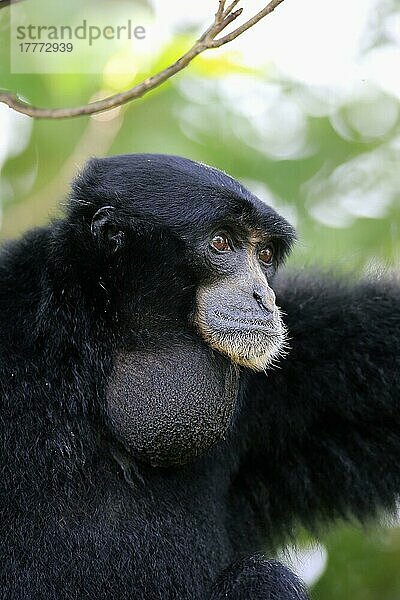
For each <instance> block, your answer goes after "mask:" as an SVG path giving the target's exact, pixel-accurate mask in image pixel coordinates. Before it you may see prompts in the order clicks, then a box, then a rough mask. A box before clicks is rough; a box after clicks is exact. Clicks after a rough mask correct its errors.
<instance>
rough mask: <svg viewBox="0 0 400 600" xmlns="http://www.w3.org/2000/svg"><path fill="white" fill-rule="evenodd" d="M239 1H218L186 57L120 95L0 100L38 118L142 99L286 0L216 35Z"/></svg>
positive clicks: (6, 96)
mask: <svg viewBox="0 0 400 600" xmlns="http://www.w3.org/2000/svg"><path fill="white" fill-rule="evenodd" d="M4 1H6V2H7V1H9V0H3V2H4ZM11 1H13V0H11ZM239 1H240V0H233V1H232V2H231V4H230V5H229V6H228V7H226V0H219V5H218V10H217V12H216V14H215V17H214V21H213V23H212V25H211V26H210V27H209V28H208V29H207V30H206V31H205V32H204V33H203V34H202V35H201V36H200V37H199V39H198V40H197V41H196V42H195V44H194V45H193V46H192V47H191V48H190V49H189V50H188V51H187V52H186V53H185V54H183V56H181V57H180V58H179V59H178V60H177V61H175V62H174V63H173V64H172V65H170V66H169V67H167V68H166V69H164V70H163V71H160V72H159V73H156V74H155V75H152V76H151V77H148V78H147V79H145V80H144V81H142V82H141V83H138V84H137V85H135V86H134V87H133V88H131V89H129V90H126V91H125V92H120V93H119V94H115V95H113V96H109V97H108V98H103V99H102V100H97V101H96V102H91V103H89V104H84V105H82V106H75V107H72V108H40V107H37V106H33V105H32V104H29V103H27V102H24V101H23V100H22V99H21V98H19V97H18V95H17V94H13V93H10V92H6V91H2V92H1V91H0V102H3V103H4V104H6V105H7V106H9V107H10V108H12V109H14V110H16V111H17V112H20V113H22V114H24V115H28V116H29V117H34V118H36V119H65V118H69V117H77V116H82V115H93V114H95V113H99V112H102V111H105V110H110V109H112V108H115V107H116V106H122V105H123V104H126V103H127V102H130V101H131V100H135V99H136V98H141V97H142V96H144V95H145V94H146V93H147V92H149V91H150V90H153V89H154V88H156V87H158V86H159V85H161V84H162V83H164V82H165V81H167V80H168V79H170V78H171V77H173V76H174V75H176V73H179V71H182V70H183V69H184V68H185V67H187V66H188V65H189V63H191V62H192V60H193V59H194V58H196V56H198V55H199V54H201V53H202V52H204V51H205V50H209V49H211V48H219V47H220V46H223V45H224V44H227V43H228V42H230V41H232V40H234V39H236V38H237V37H238V36H239V35H241V34H242V33H244V32H245V31H247V30H248V29H250V27H253V25H255V24H256V23H258V22H259V21H261V19H263V18H264V17H265V16H267V15H269V14H270V13H272V11H273V10H275V8H276V7H277V6H278V5H279V4H281V2H283V0H271V2H269V4H267V6H266V7H265V8H263V9H262V10H261V11H260V12H259V13H257V14H256V15H254V17H252V18H251V19H249V20H248V21H246V22H245V23H243V25H240V27H237V29H234V30H233V31H231V32H230V33H228V34H227V35H225V36H223V37H221V38H218V37H217V36H218V35H219V34H220V33H221V32H222V31H224V30H225V29H226V27H227V26H228V25H229V24H230V23H232V22H233V21H235V20H236V19H237V18H238V17H239V16H240V15H241V14H242V11H243V9H242V8H239V9H238V10H236V11H234V9H235V8H236V6H237V5H238V4H239ZM0 6H1V4H0Z"/></svg>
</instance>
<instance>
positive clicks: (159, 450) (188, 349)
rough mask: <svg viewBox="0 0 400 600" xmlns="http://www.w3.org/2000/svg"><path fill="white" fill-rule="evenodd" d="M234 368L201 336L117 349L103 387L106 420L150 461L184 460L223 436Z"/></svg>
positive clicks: (231, 407)
mask: <svg viewBox="0 0 400 600" xmlns="http://www.w3.org/2000/svg"><path fill="white" fill-rule="evenodd" d="M237 386H238V370H237V368H236V367H235V366H234V365H233V364H232V363H231V362H230V361H229V360H227V359H226V358H224V357H223V356H221V355H219V354H216V353H215V352H213V351H212V350H211V349H210V348H209V347H208V346H206V345H205V344H203V343H202V342H200V341H199V342H195V343H190V344H187V345H182V344H180V345H179V346H177V347H170V348H168V349H162V350H161V349H160V350H148V351H143V350H141V351H135V352H129V353H128V352H125V353H120V354H119V355H118V357H117V359H116V362H115V368H114V372H113V375H112V377H111V380H110V383H109V386H108V391H107V407H108V417H109V420H110V425H111V427H112V429H113V431H114V433H115V434H116V435H117V437H118V438H119V439H120V440H121V441H122V443H123V444H124V445H125V446H126V447H127V448H128V449H129V451H130V452H131V453H132V454H133V455H134V456H135V457H136V458H138V459H139V460H141V461H144V462H146V463H148V464H151V465H152V466H163V467H168V466H174V465H182V464H184V463H187V462H188V461H190V460H193V459H194V458H195V457H197V456H200V455H201V454H203V453H204V452H206V451H207V450H208V449H209V448H210V447H211V446H213V445H214V444H215V443H216V442H217V441H218V440H220V439H221V438H223V437H224V435H225V433H226V431H227V429H228V427H229V424H230V422H231V419H232V416H233V412H234V408H235V404H236V397H237Z"/></svg>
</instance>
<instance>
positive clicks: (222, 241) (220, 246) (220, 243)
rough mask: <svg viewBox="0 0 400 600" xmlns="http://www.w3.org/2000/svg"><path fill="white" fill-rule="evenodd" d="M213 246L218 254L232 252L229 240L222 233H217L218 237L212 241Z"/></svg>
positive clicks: (215, 236)
mask: <svg viewBox="0 0 400 600" xmlns="http://www.w3.org/2000/svg"><path fill="white" fill-rule="evenodd" d="M211 246H212V247H213V248H214V250H217V251H218V252H229V251H230V250H231V247H230V245H229V241H228V238H227V237H226V236H225V235H224V234H222V233H217V235H214V237H213V239H212V240H211Z"/></svg>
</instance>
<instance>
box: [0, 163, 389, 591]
mask: <svg viewBox="0 0 400 600" xmlns="http://www.w3.org/2000/svg"><path fill="white" fill-rule="evenodd" d="M294 240H295V231H294V230H293V228H292V227H291V225H290V224H289V223H287V222H286V221H285V220H284V219H283V218H282V217H280V216H279V215H278V214H277V213H276V212H275V211H274V210H272V209H271V208H270V207H268V206H267V205H266V204H264V203H263V202H262V201H260V200H259V199H258V198H256V197H255V196H254V195H252V194H251V193H250V192H249V191H248V190H246V189H245V188H244V187H243V186H242V185H241V184H240V183H238V182H237V181H236V180H234V179H232V178H231V177H229V176H228V175H226V174H224V173H222V172H220V171H218V170H216V169H214V168H211V167H208V166H206V165H203V164H199V163H195V162H192V161H190V160H187V159H183V158H178V157H174V156H164V155H126V156H114V157H111V158H105V159H92V160H90V161H89V163H88V165H87V166H86V168H85V169H84V170H83V171H82V173H81V174H80V175H79V176H78V178H77V179H76V181H75V182H74V184H73V187H72V192H71V194H70V198H69V201H68V203H67V206H66V209H65V215H64V217H63V218H62V219H59V220H55V221H53V222H52V223H51V224H50V225H48V226H46V227H43V228H40V229H35V230H33V231H30V232H28V233H27V234H26V235H24V236H23V237H22V238H21V239H20V240H18V241H12V242H9V243H7V244H5V245H4V246H3V248H2V250H1V258H0V306H1V309H0V324H1V341H0V397H1V409H0V427H1V458H0V461H1V464H0V469H1V487H0V523H1V525H0V526H1V529H2V531H1V539H0V561H1V562H0V590H1V594H0V597H1V598H2V599H3V598H4V599H7V600H22V599H23V600H28V599H32V600H40V599H43V600H67V599H68V600H85V599H87V600H88V599H90V600H105V599H107V600H108V599H109V598H112V599H113V600H128V599H132V600H153V599H154V600H157V599H159V600H168V599H170V600H174V599H182V600H185V599H190V600H207V599H210V600H211V599H213V600H220V599H222V598H224V599H230V600H245V599H252V600H261V599H265V600H266V599H272V598H274V599H276V600H304V599H305V598H306V597H307V593H306V591H305V589H304V586H303V585H302V583H301V582H300V581H299V580H298V579H297V577H296V576H295V575H294V574H293V573H291V571H290V570H289V569H287V568H286V567H285V566H283V565H282V564H280V563H279V562H277V561H275V560H268V559H267V558H264V555H263V554H262V553H263V552H268V551H269V552H270V556H272V549H273V548H274V547H275V545H276V544H277V543H279V541H280V540H285V539H287V538H286V536H290V535H292V534H293V531H294V530H295V527H296V526H297V524H300V523H301V524H303V525H305V526H306V527H308V528H315V527H316V526H317V524H318V523H322V522H326V521H327V520H332V519H336V518H356V519H360V520H365V519H367V518H370V517H373V516H374V515H377V514H379V512H380V511H381V510H383V509H385V510H392V509H394V507H395V505H396V500H397V494H398V492H399V491H400V352H399V348H398V346H399V342H400V302H399V290H400V287H399V284H398V283H396V282H395V281H390V280H384V279H381V280H376V281H370V280H363V281H359V282H351V281H350V280H349V279H342V280H340V279H336V278H335V277H333V276H330V277H326V278H324V277H323V276H322V277H316V276H315V275H314V276H309V275H307V274H306V273H303V272H300V273H297V274H294V275H289V274H286V275H285V274H284V273H283V274H280V275H279V276H278V275H277V276H276V277H275V273H276V271H277V269H278V267H279V266H280V265H281V264H282V263H283V262H284V260H285V258H286V256H287V255H288V253H289V251H290V248H291V246H292V244H293V242H294ZM273 290H274V291H273ZM275 295H276V296H275ZM278 306H279V307H280V308H278Z"/></svg>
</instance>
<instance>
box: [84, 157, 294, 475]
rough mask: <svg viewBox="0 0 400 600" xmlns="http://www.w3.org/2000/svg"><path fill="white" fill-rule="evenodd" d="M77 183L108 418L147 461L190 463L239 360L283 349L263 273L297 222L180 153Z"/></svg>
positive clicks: (215, 435) (261, 358)
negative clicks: (92, 273)
mask: <svg viewBox="0 0 400 600" xmlns="http://www.w3.org/2000/svg"><path fill="white" fill-rule="evenodd" d="M74 191H75V197H76V199H77V200H78V202H77V203H74V204H73V205H72V206H73V209H74V212H75V213H76V212H79V211H81V214H79V215H78V216H79V218H80V219H82V220H87V221H89V219H90V229H91V236H92V238H93V240H94V241H95V244H96V252H97V253H98V254H97V255H98V265H99V266H98V269H99V271H98V273H97V275H96V276H97V277H98V278H99V279H100V280H101V287H103V288H104V289H106V290H107V293H108V302H109V303H110V304H111V306H112V307H113V310H112V311H111V314H112V315H113V316H114V319H113V321H112V323H111V326H112V328H113V330H114V335H115V340H116V344H115V346H116V347H115V369H114V373H113V376H112V377H111V379H110V385H109V388H108V392H107V398H108V400H107V401H108V414H109V418H110V422H111V425H112V428H113V429H114V431H115V433H116V434H117V436H118V437H119V438H120V439H121V440H122V441H123V442H124V443H125V445H126V446H127V447H128V448H129V449H130V450H131V451H133V452H134V453H135V455H136V456H138V457H139V458H141V459H144V460H146V461H148V462H150V463H151V464H152V465H156V466H161V465H162V466H168V465H170V464H181V463H183V462H187V460H189V459H191V458H193V457H194V456H197V455H198V454H200V453H202V452H204V451H205V450H206V449H208V448H209V447H210V446H212V445H213V444H214V443H215V442H216V441H217V440H218V439H220V438H221V437H222V436H224V435H225V433H226V431H227V429H228V427H229V424H230V421H231V417H232V414H233V412H234V407H235V400H236V394H237V385H238V366H244V367H247V368H250V369H253V370H263V369H265V368H266V367H268V365H269V364H271V362H272V361H273V360H274V358H276V357H277V356H279V354H280V353H281V352H282V350H283V348H284V345H285V326H284V324H283V322H282V319H281V316H280V313H279V308H278V307H277V306H276V304H275V296H274V293H273V291H272V289H271V287H270V282H271V281H272V279H273V275H274V273H275V271H276V269H277V266H278V265H279V263H280V262H282V260H283V259H284V257H285V256H286V254H287V253H288V251H289V249H290V246H291V244H292V242H293V239H294V231H293V229H292V228H291V226H290V225H289V224H288V223H287V222H286V221H285V220H284V219H282V218H281V217H280V216H279V215H278V214H277V213H276V212H275V211H273V210H272V209H271V208H270V207H268V206H266V205H265V204H263V203H262V202H261V201H260V200H258V199H257V198H256V197H254V196H253V195H252V194H250V192H249V191H247V190H246V189H245V188H243V187H242V186H241V185H240V184H239V183H238V182H237V181H235V180H233V179H231V178H230V177H228V176H227V175H225V174H224V173H221V172H219V171H216V170H215V169H211V168H210V167H207V166H205V165H201V164H198V163H193V162H191V161H188V160H185V159H180V158H177V157H167V156H154V155H136V156H135V155H132V156H127V157H113V158H109V159H104V160H100V161H95V162H92V163H91V164H89V167H88V169H87V170H86V172H85V173H84V174H83V175H82V177H81V178H80V180H78V181H77V183H76V184H75V188H74ZM80 198H81V199H82V200H83V198H84V199H85V202H84V203H83V202H81V203H79V199H80ZM82 212H83V213H84V214H82Z"/></svg>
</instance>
